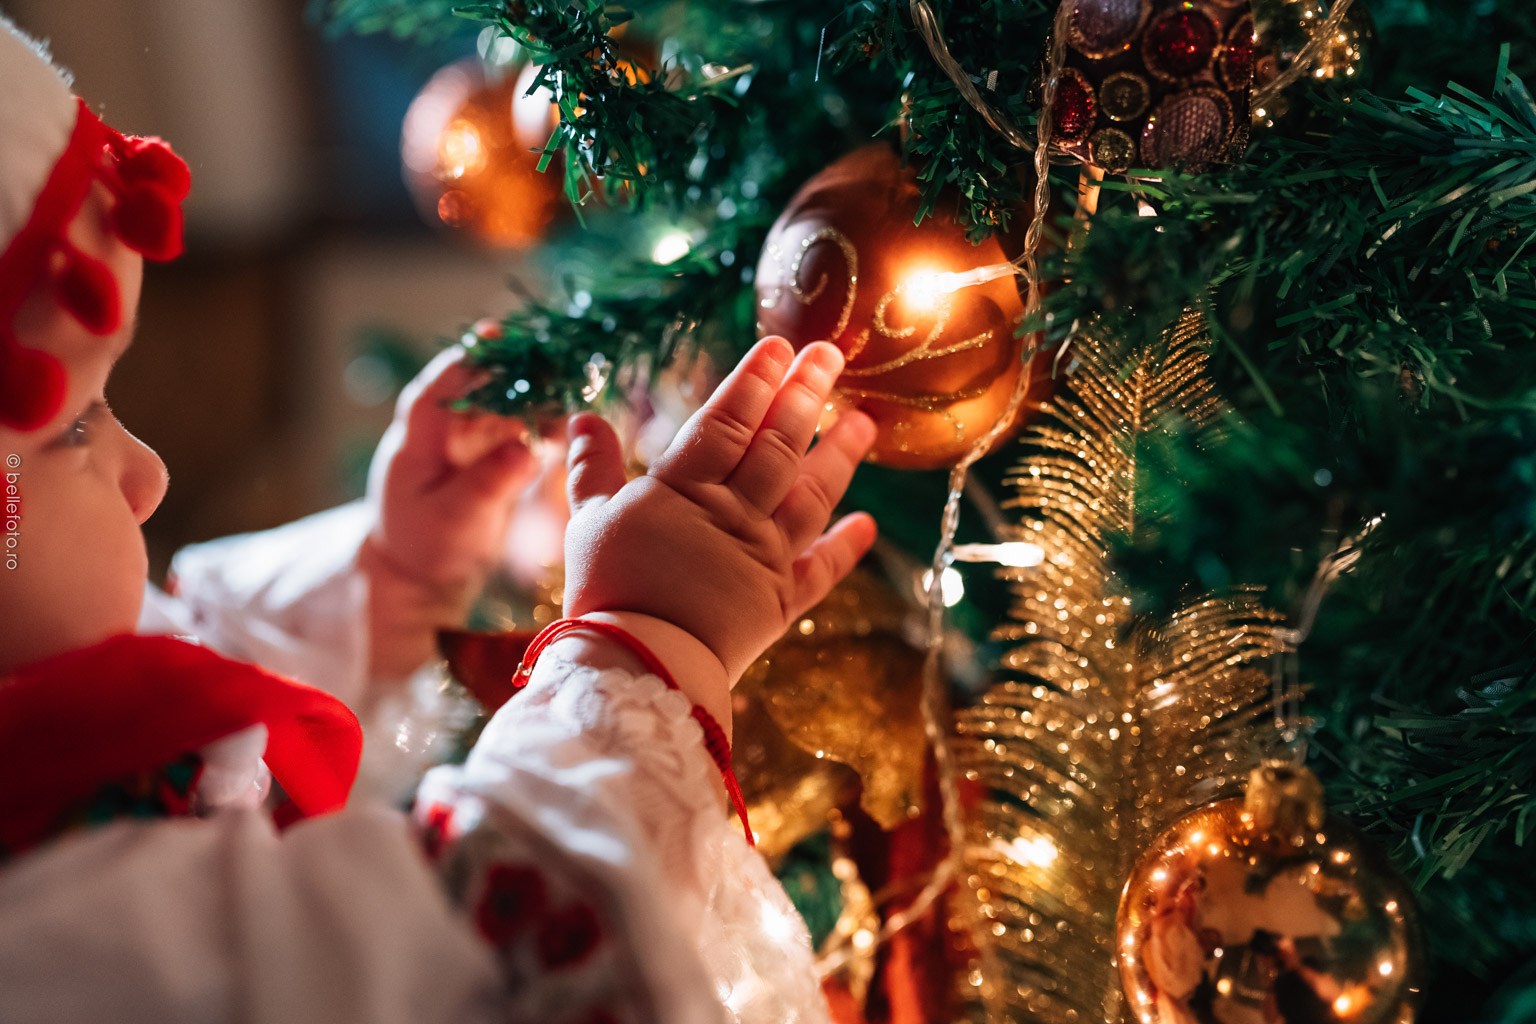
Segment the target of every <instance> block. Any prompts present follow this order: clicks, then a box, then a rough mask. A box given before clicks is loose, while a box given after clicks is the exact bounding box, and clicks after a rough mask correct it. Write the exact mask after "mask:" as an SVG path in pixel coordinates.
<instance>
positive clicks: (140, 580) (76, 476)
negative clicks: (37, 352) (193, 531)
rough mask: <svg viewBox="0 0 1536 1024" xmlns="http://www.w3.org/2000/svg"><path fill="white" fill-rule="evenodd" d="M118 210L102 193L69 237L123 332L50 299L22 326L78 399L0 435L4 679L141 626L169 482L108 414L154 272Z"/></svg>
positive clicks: (70, 396)
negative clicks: (122, 231) (97, 272)
mask: <svg viewBox="0 0 1536 1024" xmlns="http://www.w3.org/2000/svg"><path fill="white" fill-rule="evenodd" d="M112 202H113V200H112V198H111V194H110V193H109V192H107V190H106V189H105V188H104V187H102V186H101V185H99V184H98V185H97V186H96V187H95V191H93V192H92V194H91V195H90V196H89V197H87V199H86V201H85V203H84V205H83V206H82V208H81V210H80V214H79V215H78V216H77V217H76V218H75V220H74V221H73V222H72V223H71V225H70V229H69V235H70V240H71V241H73V242H74V244H75V245H76V246H77V247H78V248H79V249H80V250H81V251H82V252H84V253H86V254H88V255H90V256H94V257H95V258H97V259H99V260H101V261H102V262H104V263H106V264H107V266H109V267H110V268H111V269H112V272H113V274H114V275H115V276H116V278H117V282H118V288H119V294H120V296H121V299H122V309H123V325H122V327H121V328H119V330H118V331H117V332H116V333H115V334H113V335H111V336H109V337H100V336H98V335H93V334H91V333H90V332H89V331H87V330H86V329H85V328H84V327H82V326H81V325H80V324H79V322H78V321H76V320H75V319H74V318H73V317H72V316H70V315H69V314H68V313H66V312H65V311H64V310H63V309H62V308H60V306H59V305H58V303H57V301H56V300H55V299H54V297H53V294H52V292H51V290H49V289H46V288H45V289H40V290H39V291H38V292H35V293H34V294H33V295H32V296H31V297H30V298H29V299H28V300H27V304H26V305H25V306H23V307H22V309H21V311H20V312H19V313H18V314H17V317H16V322H15V324H14V325H13V326H14V330H15V334H16V339H17V341H18V342H20V343H21V344H22V345H24V346H27V347H29V348H37V349H42V350H43V351H46V352H49V353H51V354H52V355H54V356H56V357H57V358H58V359H59V360H60V361H61V362H63V364H64V367H65V370H66V372H67V373H68V375H69V390H68V392H67V393H66V395H65V399H64V405H63V407H62V408H61V409H60V410H59V412H58V414H57V415H56V416H55V417H54V418H53V420H52V421H51V422H49V423H48V424H47V425H46V426H44V427H42V428H40V429H38V430H33V431H28V432H26V433H20V432H17V431H14V430H9V429H7V428H4V427H0V672H4V671H7V670H8V669H11V668H14V667H16V666H18V665H22V664H25V663H27V662H30V661H35V660H37V659H39V658H44V657H48V656H50V655H53V654H60V653H62V652H64V651H68V650H73V649H76V648H79V647H85V646H88V645H90V644H93V643H96V642H97V641H99V640H104V639H106V638H107V637H109V636H113V635H115V634H118V633H131V632H132V631H133V629H134V626H135V625H136V623H137V622H138V617H139V607H140V604H141V603H142V601H143V595H144V583H145V579H146V578H147V575H148V563H147V560H146V557H145V552H144V537H143V534H142V533H141V532H140V530H139V525H140V524H141V523H143V522H144V520H145V519H148V518H149V515H150V513H151V512H153V511H154V510H155V508H156V507H157V506H158V505H159V504H160V499H161V498H162V497H164V496H165V486H166V472H165V465H164V464H163V463H162V462H161V461H160V458H159V456H157V455H156V454H155V453H154V452H153V451H151V450H150V449H149V448H147V447H145V446H144V445H143V444H142V443H141V442H140V441H138V440H137V439H136V438H134V437H133V435H131V434H129V433H128V432H127V431H126V430H124V429H123V426H122V424H120V423H118V422H117V420H116V419H115V418H114V417H113V415H112V413H111V411H110V410H108V408H107V405H106V387H107V377H108V376H109V375H110V373H111V371H112V366H113V364H114V363H115V362H116V361H117V358H118V356H120V355H122V353H123V351H124V350H125V349H126V348H127V347H128V344H129V342H130V341H132V339H133V330H134V323H135V316H134V314H135V313H136V311H137V310H138V306H139V289H140V286H141V284H142V282H143V272H144V265H143V261H142V259H141V258H140V257H139V256H138V255H137V254H136V253H134V252H133V251H132V250H130V249H129V248H127V246H125V245H123V243H122V242H121V241H119V240H118V239H117V236H116V235H115V234H113V232H112V231H111V230H110V228H109V224H108V220H107V218H108V215H109V214H110V212H111V204H112ZM18 513H19V514H18Z"/></svg>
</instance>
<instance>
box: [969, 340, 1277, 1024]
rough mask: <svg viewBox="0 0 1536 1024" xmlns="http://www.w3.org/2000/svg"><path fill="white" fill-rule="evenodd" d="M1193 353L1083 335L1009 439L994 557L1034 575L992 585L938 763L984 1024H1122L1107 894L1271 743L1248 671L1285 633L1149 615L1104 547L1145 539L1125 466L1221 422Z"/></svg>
mask: <svg viewBox="0 0 1536 1024" xmlns="http://www.w3.org/2000/svg"><path fill="white" fill-rule="evenodd" d="M1208 344H1209V339H1208V338H1207V336H1206V334H1205V328H1204V320H1203V318H1202V317H1201V315H1200V314H1199V313H1195V312H1191V313H1188V314H1186V315H1184V316H1183V317H1181V318H1180V320H1179V322H1178V323H1177V324H1176V325H1175V326H1174V327H1173V328H1172V329H1171V330H1169V331H1168V332H1167V333H1166V335H1165V336H1164V338H1163V339H1162V341H1161V343H1160V344H1158V345H1154V346H1149V347H1148V348H1147V349H1146V350H1142V351H1126V350H1125V347H1124V346H1123V345H1122V344H1121V343H1118V342H1117V341H1115V340H1114V339H1112V338H1108V337H1105V336H1103V335H1102V334H1100V333H1099V332H1098V331H1097V330H1096V329H1095V328H1093V327H1089V328H1087V329H1085V330H1084V331H1083V332H1081V333H1080V334H1078V335H1076V336H1075V337H1074V339H1073V342H1072V347H1071V349H1070V351H1071V352H1072V354H1073V356H1074V358H1075V359H1076V360H1077V366H1076V369H1074V370H1073V371H1072V372H1071V373H1069V374H1067V375H1066V377H1065V378H1064V379H1063V381H1062V382H1061V384H1060V385H1059V387H1058V390H1057V394H1056V397H1055V398H1054V399H1053V400H1052V401H1051V402H1050V403H1049V404H1048V405H1047V406H1046V407H1045V408H1043V409H1042V410H1041V412H1040V414H1039V415H1038V417H1037V418H1036V420H1035V421H1034V422H1033V423H1032V424H1031V425H1030V426H1029V428H1028V429H1027V430H1026V431H1025V433H1024V434H1023V436H1022V437H1020V439H1019V451H1020V462H1019V465H1018V468H1017V469H1016V470H1014V471H1013V472H1012V473H1011V474H1010V476H1009V477H1008V478H1007V480H1006V481H1005V482H1006V483H1007V484H1009V486H1010V487H1011V488H1012V490H1013V495H1012V497H1011V498H1010V499H1009V500H1008V501H1007V502H1005V505H1006V507H1008V508H1011V509H1013V510H1015V514H1016V515H1017V516H1018V520H1017V525H1016V526H1014V527H1013V529H1012V531H1011V532H1010V535H1009V536H1007V537H1006V538H1005V539H1006V540H1009V541H1013V542H1017V543H1021V544H1029V545H1034V546H1036V547H1038V548H1039V549H1040V558H1039V560H1038V563H1035V560H1033V559H1029V560H1026V561H1028V562H1031V563H1035V564H1027V565H1022V566H1019V567H1016V568H1014V567H1010V568H1006V569H1004V570H1002V572H1003V575H1004V576H1005V578H1006V579H1007V580H1008V581H1009V584H1010V590H1011V591H1012V593H1013V602H1012V605H1011V607H1010V609H1009V619H1010V621H1008V622H1007V623H1006V624H1004V625H1003V626H1001V627H1000V628H999V629H998V631H997V637H998V639H1000V640H1003V641H1005V642H1009V643H1010V644H1011V647H1010V649H1009V650H1008V651H1007V653H1006V654H1005V655H1004V657H1003V660H1002V665H1001V668H1002V670H1003V672H1004V673H1005V674H1006V678H1004V679H1003V680H1002V681H1000V682H998V683H997V684H996V685H994V686H993V687H992V688H991V689H990V690H988V691H987V693H986V694H985V695H984V696H983V698H982V700H981V701H980V702H979V703H978V704H976V705H974V706H972V707H969V708H965V709H963V710H961V711H959V712H957V713H956V715H955V719H956V731H957V732H958V737H957V739H956V740H955V745H954V751H955V760H956V762H957V764H958V766H959V768H960V770H961V771H962V772H963V773H964V774H965V777H966V778H967V779H969V780H970V781H972V782H973V783H975V784H976V785H977V786H978V788H979V790H980V792H981V797H980V799H979V800H977V801H976V803H975V804H974V806H973V807H972V808H971V810H970V812H969V821H968V829H967V843H966V847H965V851H964V852H965V861H964V863H965V868H966V870H965V872H964V873H963V874H962V875H961V880H962V883H963V884H962V885H961V886H960V887H959V892H958V893H957V894H956V896H955V899H956V900H957V901H971V902H970V903H969V904H963V903H962V904H959V905H961V906H967V905H968V906H969V907H970V908H971V909H973V911H974V912H973V913H971V914H969V915H967V916H968V917H969V918H971V919H972V920H976V921H978V922H979V924H980V927H979V928H972V929H971V932H972V936H973V941H974V943H975V945H976V947H977V949H978V957H977V960H976V967H975V971H974V973H973V974H972V976H971V980H972V987H971V989H970V990H969V992H967V993H965V995H966V996H968V997H969V999H970V1001H971V1002H973V1003H974V1002H977V1001H979V1002H981V1003H982V1004H984V1007H985V1010H986V1014H985V1019H986V1020H987V1021H988V1022H989V1024H1001V1022H1004V1021H1016V1020H1027V1021H1029V1022H1030V1024H1123V1021H1124V1020H1125V1017H1124V1014H1123V1012H1122V1011H1123V1000H1122V998H1121V986H1120V980H1119V976H1118V973H1117V971H1116V969H1115V966H1114V959H1113V954H1114V928H1113V925H1114V915H1115V910H1116V907H1117V906H1118V905H1119V899H1120V885H1121V882H1122V881H1123V879H1124V878H1125V877H1126V875H1127V874H1128V873H1129V871H1130V868H1131V866H1132V864H1133V862H1134V859H1135V857H1136V856H1137V854H1138V853H1139V852H1140V851H1142V850H1143V849H1145V848H1146V844H1147V842H1148V841H1149V840H1150V839H1151V838H1152V837H1153V836H1155V835H1157V833H1158V832H1159V831H1160V830H1161V829H1162V828H1164V827H1165V826H1166V825H1167V824H1168V823H1169V822H1171V821H1174V820H1176V819H1177V818H1179V817H1180V816H1181V815H1183V814H1185V813H1187V812H1188V811H1189V810H1190V809H1191V808H1195V807H1199V806H1202V805H1204V804H1206V803H1208V802H1210V801H1211V800H1213V799H1218V798H1220V797H1223V796H1227V795H1231V794H1234V793H1236V792H1238V791H1239V790H1240V787H1241V785H1242V782H1243V780H1244V778H1245V777H1246V775H1247V773H1248V771H1249V770H1250V769H1251V768H1253V767H1254V766H1255V765H1256V764H1257V763H1258V760H1259V758H1260V757H1262V756H1263V755H1264V753H1266V751H1265V742H1266V741H1268V742H1270V743H1272V744H1273V745H1276V746H1278V744H1279V740H1278V736H1276V735H1275V730H1274V728H1273V725H1272V722H1273V714H1272V710H1271V709H1272V675H1271V672H1270V667H1269V665H1268V664H1266V662H1265V659H1266V658H1268V657H1269V656H1271V655H1273V654H1276V653H1279V652H1281V651H1283V650H1285V641H1284V634H1283V633H1282V631H1281V627H1282V625H1283V623H1282V620H1281V617H1280V616H1279V615H1277V614H1276V613H1274V612H1273V611H1271V610H1269V609H1267V608H1265V607H1264V606H1263V604H1262V601H1261V599H1260V594H1259V593H1258V592H1257V591H1256V590H1253V589H1251V588H1248V589H1242V588H1239V589H1235V590H1232V591H1226V592H1223V593H1220V594H1211V595H1208V596H1206V597H1204V598H1200V599H1197V600H1195V601H1193V602H1192V603H1190V604H1189V605H1187V606H1185V607H1184V608H1182V609H1179V610H1178V611H1177V612H1176V613H1175V614H1173V615H1171V616H1166V617H1155V618H1154V617H1152V616H1149V615H1146V614H1142V613H1139V612H1138V609H1137V608H1136V607H1135V606H1134V604H1133V601H1132V598H1131V596H1130V594H1129V592H1128V591H1127V589H1126V588H1125V586H1124V585H1123V583H1122V582H1121V581H1120V580H1119V577H1118V575H1117V574H1116V572H1115V570H1114V567H1113V565H1112V563H1111V561H1110V552H1111V549H1112V547H1113V544H1114V538H1117V537H1129V538H1132V539H1134V538H1136V537H1137V536H1138V535H1139V531H1141V530H1144V529H1147V528H1149V527H1152V528H1155V525H1156V523H1157V521H1158V514H1159V510H1158V509H1157V508H1155V507H1154V506H1153V504H1152V503H1151V502H1149V500H1148V498H1147V495H1146V488H1145V478H1144V476H1142V475H1141V474H1143V473H1144V472H1145V468H1144V467H1145V460H1138V459H1137V457H1136V456H1137V453H1138V452H1141V451H1145V450H1146V449H1147V447H1148V446H1150V445H1152V444H1155V443H1157V440H1156V438H1157V435H1158V434H1159V433H1161V432H1163V431H1168V430H1179V431H1188V432H1189V436H1192V437H1194V438H1197V439H1198V438H1199V437H1200V436H1202V434H1203V433H1204V432H1206V431H1209V430H1212V429H1216V428H1217V425H1218V424H1219V422H1220V420H1221V418H1222V415H1223V409H1224V406H1223V404H1222V402H1221V401H1220V399H1219V398H1217V396H1216V394H1215V392H1214V389H1213V387H1212V384H1211V380H1210V375H1209V372H1208V370H1207V356H1206V349H1207V346H1208Z"/></svg>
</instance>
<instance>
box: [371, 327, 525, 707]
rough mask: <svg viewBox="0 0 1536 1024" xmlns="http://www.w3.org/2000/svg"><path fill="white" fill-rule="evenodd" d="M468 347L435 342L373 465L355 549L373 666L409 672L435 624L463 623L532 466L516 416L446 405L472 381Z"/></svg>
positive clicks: (427, 647)
mask: <svg viewBox="0 0 1536 1024" xmlns="http://www.w3.org/2000/svg"><path fill="white" fill-rule="evenodd" d="M463 356H464V352H463V350H462V349H457V348H454V349H449V350H448V351H445V352H442V353H440V354H439V355H438V356H437V358H435V359H433V360H432V362H431V363H429V364H428V365H427V367H426V369H424V370H422V371H421V373H419V374H417V375H416V377H415V379H414V380H412V381H411V382H410V383H409V384H407V385H406V387H405V390H404V391H402V392H401V394H400V399H399V402H398V403H397V404H396V407H395V418H394V421H393V422H392V423H391V424H390V425H389V429H388V430H386V431H385V433H384V438H383V440H381V441H380V442H379V447H378V449H377V451H375V453H374V456H373V463H372V465H371V466H370V468H369V472H368V501H369V503H370V504H371V505H372V506H373V508H374V525H373V529H372V532H371V533H370V534H369V537H368V539H367V541H366V542H365V543H364V545H363V551H362V552H361V554H360V555H359V561H360V564H361V565H362V567H363V569H364V571H365V572H367V573H368V575H369V577H370V583H371V584H372V599H371V605H372V607H371V618H372V628H373V631H374V634H375V635H374V644H373V647H374V662H375V663H374V665H373V670H374V673H375V674H376V675H385V676H392V675H399V674H404V673H408V672H410V671H411V670H413V669H414V668H415V667H417V666H418V665H419V664H420V663H421V662H422V661H423V660H425V659H427V658H430V657H431V656H432V636H433V633H434V631H435V630H436V629H437V628H438V627H441V626H456V625H460V624H461V622H460V621H459V620H461V619H462V616H463V614H464V613H465V611H466V610H467V608H468V605H469V602H470V601H471V600H472V599H473V598H474V596H475V594H476V593H477V592H478V591H479V589H480V587H481V586H482V585H483V584H484V580H485V575H486V573H487V572H488V571H489V569H490V568H491V566H492V565H493V564H494V563H495V562H496V560H497V559H498V558H499V557H500V555H501V553H502V551H503V548H504V545H505V541H506V534H507V526H508V521H509V519H510V517H511V515H512V511H513V508H514V504H515V499H516V496H517V493H518V491H519V490H520V489H521V488H522V487H523V486H524V485H525V484H526V483H527V482H528V481H529V480H530V479H531V478H532V476H533V474H534V471H535V468H536V467H535V462H534V459H533V457H532V455H531V453H530V452H529V448H528V430H527V427H526V426H525V425H524V424H523V422H522V421H521V420H516V419H508V418H505V417H501V416H495V415H490V414H485V413H466V412H455V411H453V410H452V409H450V408H449V404H450V403H452V402H454V401H455V400H457V399H459V398H462V397H463V396H464V395H465V394H467V393H468V392H469V390H470V388H471V387H472V386H473V385H474V382H475V377H476V371H475V370H473V369H472V368H470V367H468V366H466V365H465V364H464V361H463ZM391 633H398V634H400V635H398V636H395V637H391V636H390V635H389V634H391ZM381 634H382V635H381Z"/></svg>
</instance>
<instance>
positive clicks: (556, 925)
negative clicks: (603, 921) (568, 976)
mask: <svg viewBox="0 0 1536 1024" xmlns="http://www.w3.org/2000/svg"><path fill="white" fill-rule="evenodd" d="M602 938H603V930H602V927H601V926H600V925H599V924H598V922H597V912H596V911H594V910H593V909H592V908H591V907H589V906H587V905H586V904H585V903H576V904H573V905H571V906H569V907H565V908H564V909H561V910H557V911H555V912H554V913H552V914H550V915H549V916H548V917H547V918H545V919H544V921H543V922H542V923H540V925H539V960H540V962H541V963H543V964H544V966H545V967H571V966H574V965H576V964H579V963H581V961H583V960H585V959H586V958H587V957H589V956H591V955H592V952H593V950H595V949H597V945H598V943H599V942H601V941H602Z"/></svg>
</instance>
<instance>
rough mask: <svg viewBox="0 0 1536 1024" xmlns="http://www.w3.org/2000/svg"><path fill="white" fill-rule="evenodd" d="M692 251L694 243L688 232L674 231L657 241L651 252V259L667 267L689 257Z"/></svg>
mask: <svg viewBox="0 0 1536 1024" xmlns="http://www.w3.org/2000/svg"><path fill="white" fill-rule="evenodd" d="M692 250H693V241H692V240H691V239H690V238H689V237H688V235H687V233H686V232H683V231H672V232H668V233H667V234H665V235H662V236H661V238H659V239H657V241H656V247H655V248H654V249H652V250H651V259H652V260H653V261H654V262H656V263H659V264H661V265H662V266H667V265H668V264H670V263H676V262H677V261H678V260H680V259H682V258H683V257H684V256H687V255H688V253H689V252H691V251H692Z"/></svg>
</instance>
